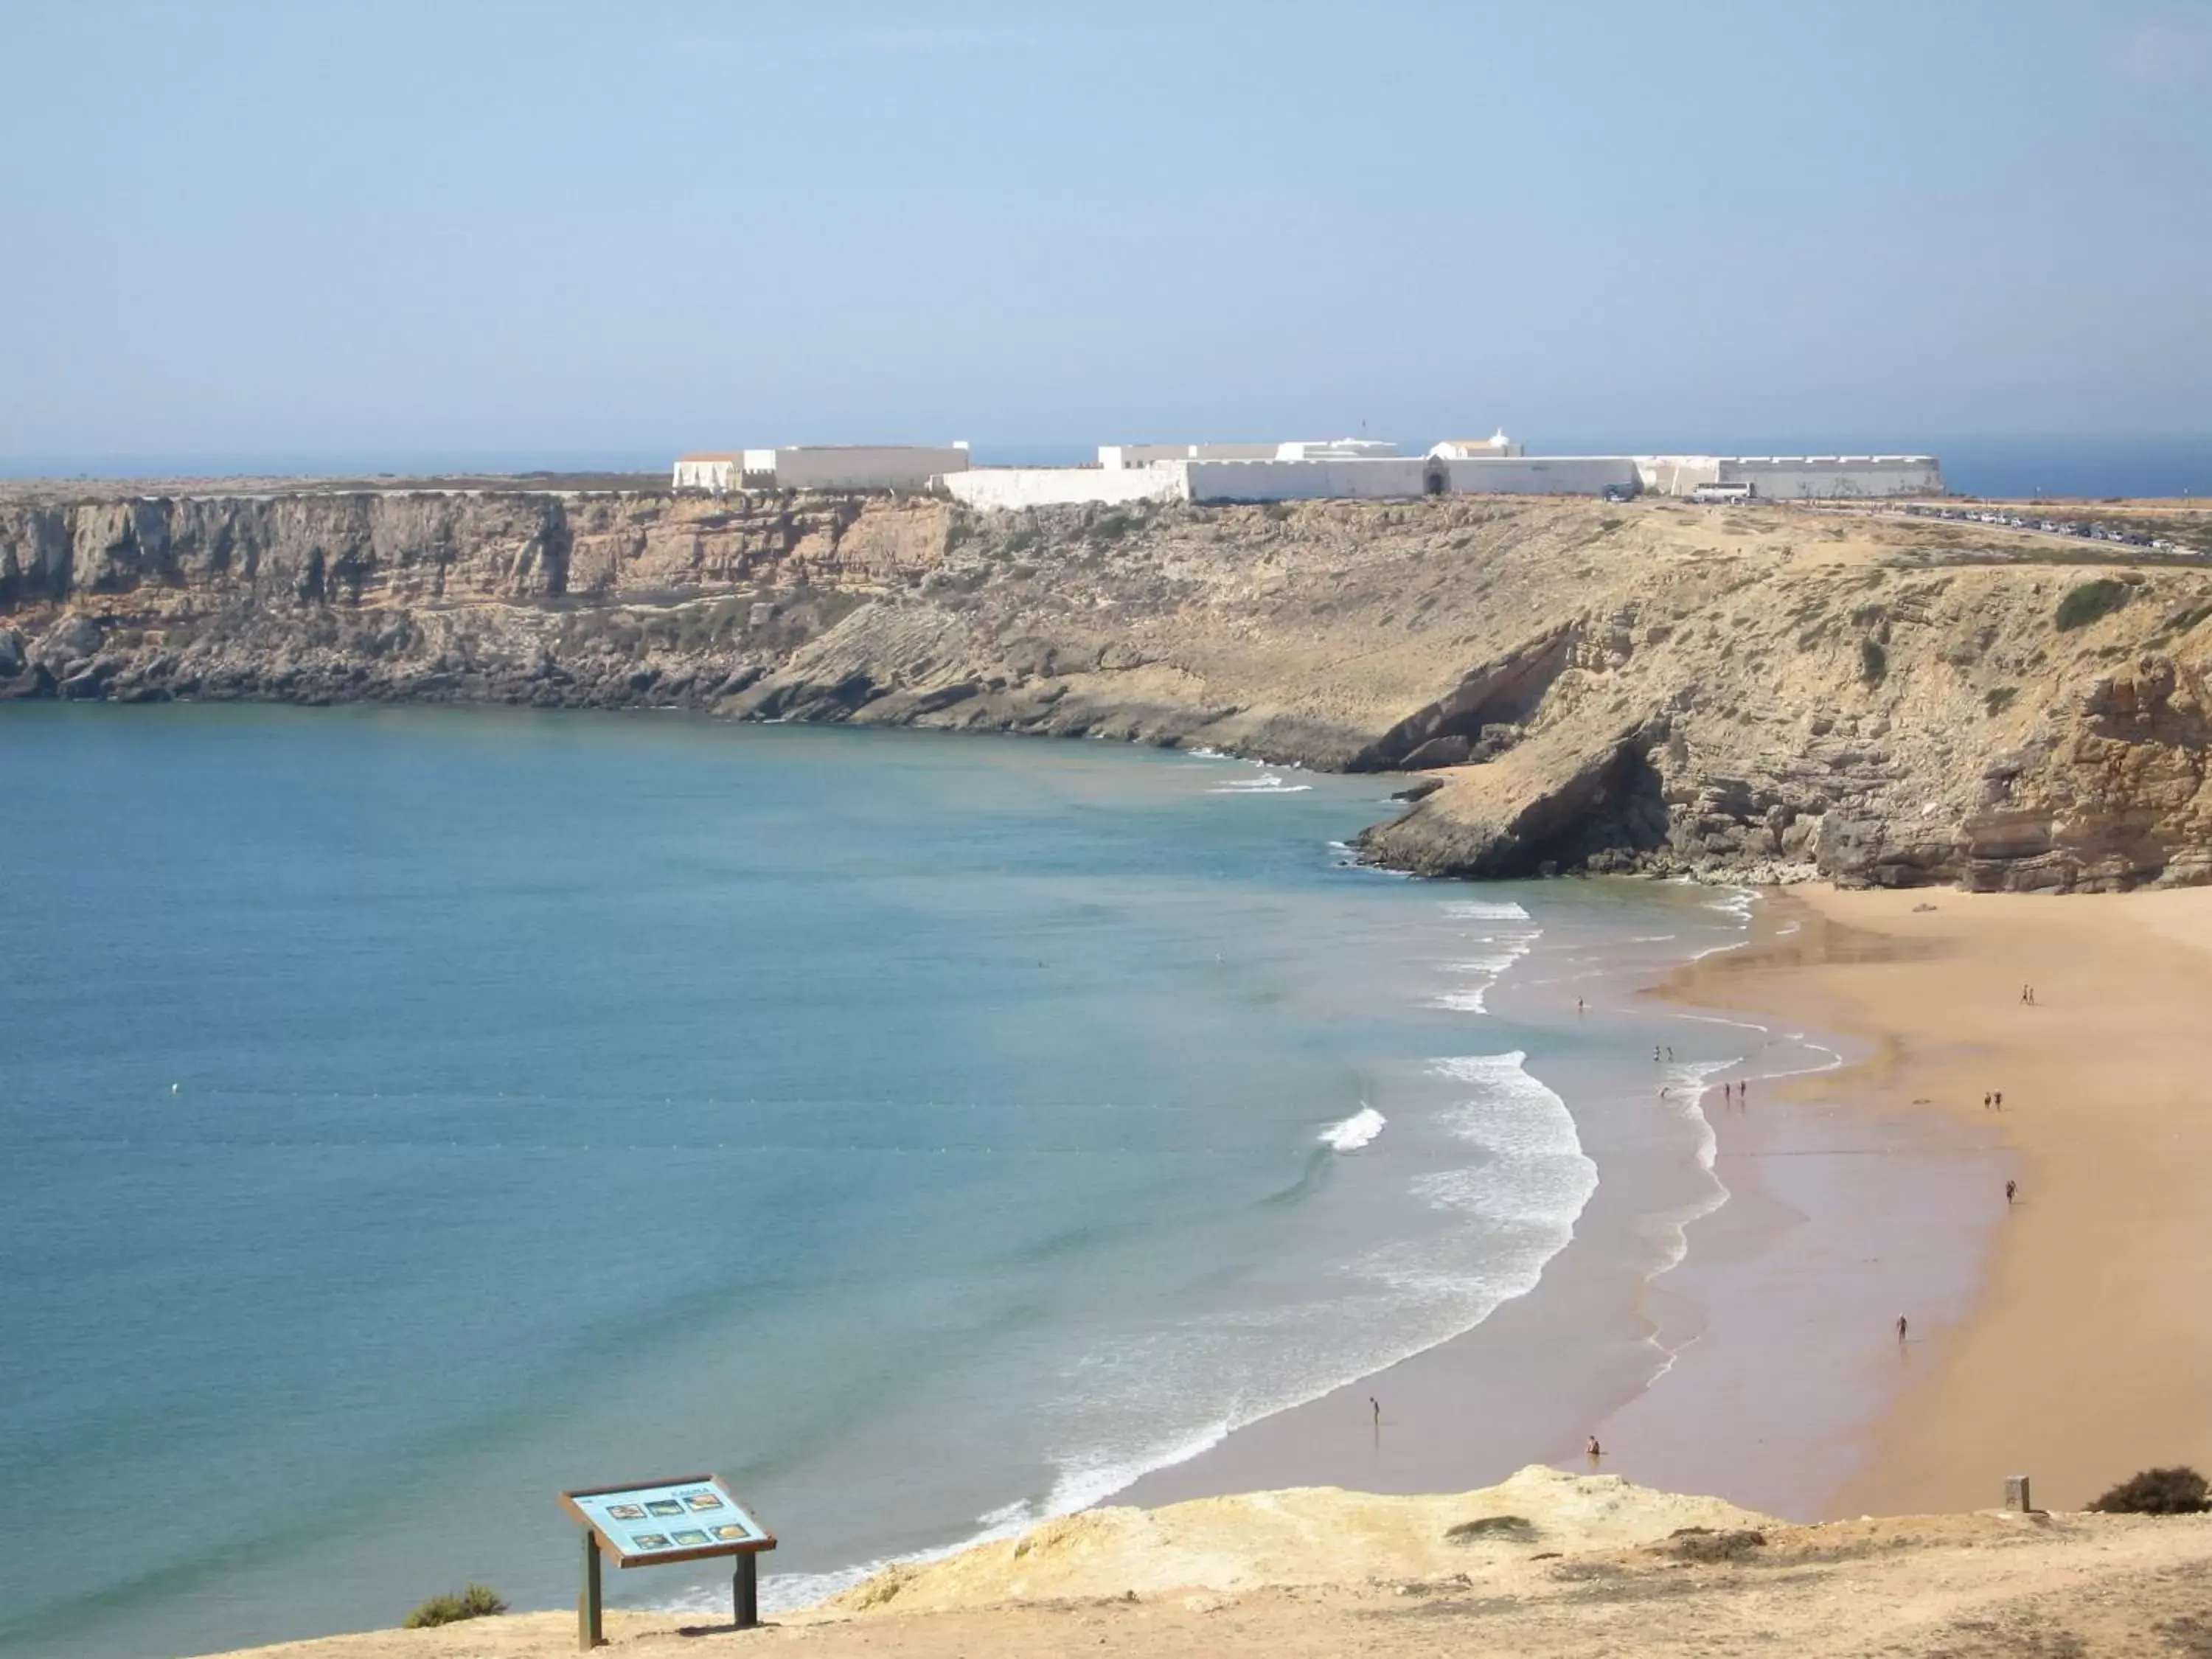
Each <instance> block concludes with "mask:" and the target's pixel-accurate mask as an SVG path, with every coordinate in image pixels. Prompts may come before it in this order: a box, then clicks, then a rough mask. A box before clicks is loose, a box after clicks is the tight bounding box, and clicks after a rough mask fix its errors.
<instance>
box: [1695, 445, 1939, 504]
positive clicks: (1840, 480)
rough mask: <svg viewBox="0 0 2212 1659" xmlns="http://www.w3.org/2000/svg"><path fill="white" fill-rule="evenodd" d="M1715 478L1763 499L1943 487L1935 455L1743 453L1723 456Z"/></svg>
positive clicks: (1903, 492) (1930, 492)
mask: <svg viewBox="0 0 2212 1659" xmlns="http://www.w3.org/2000/svg"><path fill="white" fill-rule="evenodd" d="M1717 482H1718V483H1747V484H1749V485H1750V486H1751V487H1752V489H1753V493H1754V494H1756V495H1758V496H1759V498H1760V499H1761V500H1764V501H1808V500H1832V499H1835V498H1837V497H1850V496H1883V495H1941V494H1942V490H1943V473H1942V468H1941V467H1940V466H1939V465H1937V464H1936V458H1935V457H1934V456H1933V455H1742V456H1734V457H1729V458H1724V459H1723V460H1722V461H1721V463H1720V467H1719V477H1718V478H1717Z"/></svg>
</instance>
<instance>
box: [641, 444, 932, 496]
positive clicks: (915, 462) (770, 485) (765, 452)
mask: <svg viewBox="0 0 2212 1659" xmlns="http://www.w3.org/2000/svg"><path fill="white" fill-rule="evenodd" d="M967 470H968V446H967V445H966V444H964V443H956V444H952V445H950V446H947V447H941V448H935V447H927V446H923V445H919V444H810V445H800V446H796V447H790V448H785V449H746V450H738V451H734V452H732V451H726V450H714V451H707V452H702V453H698V454H692V455H686V456H684V457H683V458H682V459H680V460H678V462H677V463H676V471H675V477H674V483H675V487H676V488H677V489H706V490H712V491H713V492H714V493H715V494H716V495H726V494H727V493H728V492H729V491H731V490H732V489H831V490H836V489H925V488H927V485H928V483H929V481H930V480H931V479H933V478H936V477H943V476H944V475H945V474H946V473H952V472H965V471H967Z"/></svg>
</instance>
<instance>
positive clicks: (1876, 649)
mask: <svg viewBox="0 0 2212 1659" xmlns="http://www.w3.org/2000/svg"><path fill="white" fill-rule="evenodd" d="M1888 672H1889V653H1888V652H1887V651H1886V650H1884V649H1883V648H1882V643H1881V641H1880V640H1861V641H1859V675H1860V678H1863V679H1864V680H1865V681H1866V683H1867V684H1869V685H1880V684H1881V680H1882V676H1883V675H1885V674H1887V673H1888Z"/></svg>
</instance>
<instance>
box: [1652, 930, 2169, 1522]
mask: <svg viewBox="0 0 2212 1659" xmlns="http://www.w3.org/2000/svg"><path fill="white" fill-rule="evenodd" d="M1776 903H1777V906H1778V909H1780V910H1781V911H1782V912H1784V914H1786V913H1787V912H1788V911H1789V910H1790V909H1796V910H1797V911H1799V912H1800V913H1801V914H1802V921H1803V926H1802V928H1801V929H1800V930H1799V931H1798V932H1797V933H1796V934H1794V935H1791V936H1790V937H1789V938H1786V939H1777V940H1775V941H1774V942H1773V943H1771V945H1767V946H1765V947H1763V948H1761V949H1760V950H1759V951H1753V952H1746V953H1738V954H1735V955H1732V956H1723V957H1712V958H1710V959H1708V960H1707V961H1706V962H1705V963H1699V964H1698V965H1697V966H1696V967H1695V968H1694V969H1691V970H1690V971H1689V972H1688V973H1687V974H1686V975H1685V978H1684V981H1682V983H1681V985H1680V987H1679V988H1680V991H1681V992H1682V994H1686V995H1688V996H1691V997H1693V998H1696V999H1699V1000H1705V1001H1707V1002H1711V1003H1713V1004H1717V1005H1719V1006H1732V1007H1737V1008H1742V1009H1747V1010H1754V1011H1759V1012H1761V1013H1764V1014H1767V1015H1778V1016H1780V1017H1782V1018H1804V1019H1807V1020H1810V1021H1816V1022H1817V1023H1820V1024H1824V1025H1826V1026H1827V1027H1829V1028H1831V1029H1838V1028H1840V1029H1842V1030H1846V1031H1850V1032H1854V1033H1857V1035H1858V1036H1860V1037H1861V1038H1862V1039H1863V1040H1864V1041H1865V1042H1866V1043H1867V1044H1868V1045H1869V1050H1870V1052H1871V1054H1872V1058H1871V1059H1870V1060H1868V1061H1867V1062H1865V1063H1863V1064H1860V1065H1858V1066H1851V1067H1848V1068H1845V1069H1844V1070H1843V1071H1840V1072H1838V1073H1832V1074H1831V1075H1828V1076H1826V1077H1821V1078H1816V1079H1802V1080H1800V1081H1799V1082H1798V1083H1797V1084H1796V1085H1795V1087H1794V1088H1793V1089H1791V1090H1790V1091H1789V1092H1790V1094H1792V1095H1793V1096H1795V1097H1796V1098H1798V1099H1800V1100H1802V1101H1805V1102H1808V1103H1814V1104H1816V1105H1818V1106H1820V1107H1823V1108H1825V1109H1830V1110H1832V1111H1837V1112H1866V1111H1869V1110H1870V1111H1875V1112H1888V1113H1897V1112H1899V1111H1904V1112H1908V1113H1913V1114H1917V1115H1921V1116H1922V1117H1923V1119H1925V1120H1926V1121H1929V1122H1930V1123H1935V1122H1937V1121H1948V1123H1949V1124H1951V1125H1953V1126H1958V1125H1964V1126H1966V1127H1968V1129H1969V1130H1970V1131H1972V1132H1980V1131H1983V1130H1984V1129H1993V1130H1994V1131H1995V1133H1996V1134H1997V1135H1998V1136H2000V1137H2001V1139H2002V1143H2003V1145H2004V1146H2005V1147H2006V1148H2007V1149H2008V1159H2009V1164H2010V1166H2011V1168H2012V1170H2013V1175H2012V1176H2011V1178H2014V1179H2016V1180H2017V1181H2018V1182H2019V1183H2020V1190H2019V1198H2018V1202H2017V1203H2016V1204H2015V1205H2012V1206H2007V1204H2006V1202H2005V1199H2004V1194H2003V1192H2002V1184H2001V1183H2000V1184H1999V1185H1998V1186H1997V1187H1996V1188H1995V1189H1994V1190H1990V1191H1988V1192H1985V1193H1982V1194H1978V1195H1975V1196H1974V1197H1973V1198H1972V1200H1971V1201H1970V1203H1971V1206H1973V1207H1978V1209H1979V1210H1980V1211H1981V1212H1984V1213H1987V1214H1990V1215H1994V1217H1995V1218H1996V1220H1997V1221H1998V1223H1999V1224H2000V1225H1998V1226H1997V1227H1996V1231H1995V1237H1996V1246H1995V1249H1993V1250H1992V1251H1991V1252H1990V1260H1989V1264H1988V1268H1987V1271H1986V1273H1985V1274H1984V1275H1983V1276H1982V1277H1983V1283H1982V1284H1981V1285H1980V1287H1979V1289H1978V1293H1977V1295H1976V1296H1975V1297H1974V1299H1973V1301H1972V1305H1971V1311H1970V1313H1969V1316H1967V1317H1966V1318H1964V1319H1963V1320H1962V1321H1951V1320H1945V1321H1942V1322H1932V1321H1931V1322H1927V1331H1926V1336H1925V1340H1918V1339H1921V1338H1922V1335H1923V1320H1922V1319H1921V1318H1920V1317H1918V1316H1919V1315H1920V1314H1921V1313H1922V1312H1923V1310H1922V1309H1921V1308H1919V1307H1917V1306H1915V1305H1914V1304H1912V1303H1911V1302H1910V1301H1901V1302H1899V1305H1898V1307H1897V1308H1896V1309H1895V1310H1892V1311H1891V1313H1890V1315H1889V1316H1890V1317H1894V1315H1895V1314H1897V1313H1903V1314H1905V1315H1906V1316H1908V1317H1909V1318H1911V1319H1913V1326H1912V1335H1913V1336H1914V1338H1915V1339H1916V1340H1914V1341H1912V1342H1908V1343H1907V1344H1906V1345H1905V1349H1904V1351H1903V1352H1902V1353H1901V1354H1900V1353H1899V1352H1898V1350H1897V1345H1896V1343H1895V1339H1894V1334H1893V1332H1892V1331H1889V1330H1887V1329H1884V1328H1879V1327H1877V1328H1875V1329H1872V1330H1869V1331H1867V1332H1865V1333H1863V1339H1862V1340H1863V1341H1864V1342H1865V1343H1866V1344H1867V1345H1869V1346H1870V1347H1880V1346H1885V1345H1887V1346H1888V1347H1889V1348H1890V1350H1891V1352H1892V1357H1893V1358H1897V1359H1898V1360H1899V1363H1900V1364H1902V1365H1904V1366H1909V1368H1910V1370H1911V1375H1912V1376H1913V1379H1914V1380H1913V1381H1912V1383H1911V1385H1910V1386H1909V1387H1908V1388H1907V1389H1905V1393H1904V1397H1903V1399H1902V1401H1900V1403H1899V1406H1898V1407H1897V1408H1896V1410H1895V1411H1894V1412H1893V1413H1892V1414H1891V1415H1890V1417H1889V1419H1888V1420H1887V1422H1886V1423H1884V1424H1883V1425H1881V1430H1880V1431H1879V1433H1878V1434H1877V1435H1876V1436H1875V1438H1874V1441H1873V1443H1872V1447H1871V1455H1870V1457H1869V1459H1868V1460H1867V1462H1866V1463H1865V1465H1864V1467H1863V1468H1862V1470H1861V1471H1860V1473H1859V1474H1857V1476H1856V1477H1855V1478H1854V1479H1853V1480H1850V1482H1849V1483H1848V1484H1847V1485H1846V1486H1845V1487H1844V1491H1843V1492H1842V1494H1841V1497H1840V1500H1839V1504H1838V1512H1840V1513H1857V1512H1860V1511H1867V1512H1875V1513H1905V1512H1918V1511H1928V1510H1958V1509H1967V1508H1973V1507H1978V1506H1982V1505H1986V1504H1990V1503H1992V1502H1994V1501H1996V1498H1997V1496H1998V1494H1999V1492H2000V1491H2001V1488H2002V1480H2003V1478H2004V1477H2005V1476H2006V1475H2008V1474H2029V1475H2031V1476H2032V1477H2033V1480H2034V1481H2035V1493H2036V1498H2037V1500H2038V1501H2039V1503H2043V1504H2049V1505H2050V1506H2051V1507H2053V1508H2060V1509H2069V1508H2077V1507H2079V1506H2080V1505H2081V1504H2083V1503H2085V1502H2087V1500H2088V1499H2089V1498H2093V1497H2094V1496H2095V1495H2096V1494H2097V1493H2098V1492H2101V1491H2103V1490H2104V1489H2105V1487H2106V1486H2109V1485H2111V1484H2112V1482H2113V1481H2115V1480H2119V1479H2121V1478H2122V1477H2124V1476H2125V1475H2127V1474H2130V1473H2132V1472H2133V1471H2135V1470H2136V1469H2138V1468H2143V1467H2145V1466H2147V1465H2151V1464H2158V1463H2194V1464H2197V1465H2199V1466H2203V1465H2204V1464H2206V1463H2208V1462H2212V1413H2207V1412H2206V1411H2205V1409H2204V1407H2203V1401H2204V1399H2205V1398H2206V1391H2207V1387H2208V1385H2212V1332H2208V1331H2207V1330H2206V1329H2205V1328H2204V1326H2203V1322H2202V1320H2201V1319H2200V1318H2199V1317H2197V1313H2198V1310H2200V1309H2201V1308H2202V1307H2203V1297H2204V1292H2205V1290H2206V1287H2207V1285H2208V1282H2212V1224H2208V1223H2207V1221H2206V1219H2205V1215H2204V1207H2203V1185H2204V1180H2205V1172H2206V1171H2207V1170H2208V1169H2212V1114H2208V1113H2207V1112H2206V1111H2205V1109H2204V1108H2203V1087H2204V1082H2203V1061H2204V1057H2205V1054H2206V1053H2207V1038H2206V1033H2205V1030H2204V1020H2205V1011H2206V1010H2207V1009H2208V1008H2212V891H2208V890H2202V889H2197V890H2185V891H2176V892H2159V893H2139V894H2129V895H2116V896H2072V897H2068V898H2065V899H2045V898H2036V897H2026V896H1981V895H1972V894H1965V893H1958V892H1952V891H1934V892H1929V891H1923V892H1911V891H1907V892H1836V891H1833V890H1826V889H1820V888H1811V889H1804V890H1796V891H1794V892H1792V893H1791V894H1790V895H1788V896H1784V897H1782V898H1780V899H1778V901H1776ZM2024 986H2032V987H2033V992H2034V998H2035V1000H2034V1002H2033V1004H2032V1005H2031V1004H2028V1003H2026V1002H2023V1001H2022V1000H2021V990H2022V987H2024ZM1999 1091H2001V1092H2002V1097H2003V1108H2002V1111H1998V1110H1995V1109H1990V1108H1988V1107H1985V1106H1984V1095H1985V1094H1990V1095H1994V1094H1996V1093H1997V1092H1999ZM1759 1109H1760V1107H1759V1105H1758V1104H1757V1103H1754V1104H1753V1106H1752V1107H1751V1111H1752V1112H1753V1113H1754V1114H1755V1113H1757V1112H1758V1111H1759ZM1727 1137H1728V1129H1727V1127H1726V1126H1725V1120H1723V1145H1725V1144H1726V1141H1727ZM1959 1219H1960V1223H1961V1227H1960V1235H1959V1237H1960V1249H1962V1250H1966V1249H1972V1231H1973V1230H1972V1225H1971V1224H1972V1216H1971V1215H1962V1216H1961V1217H1960V1218H1959ZM1886 1221H1887V1218H1885V1217H1884V1216H1883V1215H1881V1214H1870V1215H1869V1216H1868V1217H1867V1218H1865V1222H1866V1232H1865V1243H1866V1246H1867V1252H1868V1254H1869V1255H1877V1254H1879V1253H1880V1252H1881V1249H1883V1248H1884V1243H1885V1240H1884V1237H1883V1233H1884V1228H1885V1226H1886ZM1692 1259H1693V1260H1694V1249H1693V1257H1692ZM1808 1296H1820V1297H1822V1298H1823V1300H1824V1301H1826V1304H1827V1305H1830V1306H1837V1307H1840V1306H1844V1305H1846V1304H1844V1301H1843V1300H1842V1298H1841V1295H1840V1292H1839V1291H1838V1290H1836V1289H1834V1288H1832V1287H1831V1288H1828V1289H1821V1288H1819V1287H1808ZM1859 1322H1860V1323H1863V1322H1864V1320H1863V1317H1862V1318H1861V1319H1860V1320H1859Z"/></svg>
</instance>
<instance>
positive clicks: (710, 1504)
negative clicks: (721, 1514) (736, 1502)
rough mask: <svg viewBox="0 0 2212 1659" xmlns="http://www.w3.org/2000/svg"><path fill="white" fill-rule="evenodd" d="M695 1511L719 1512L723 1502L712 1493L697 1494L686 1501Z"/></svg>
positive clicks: (694, 1493)
mask: <svg viewBox="0 0 2212 1659" xmlns="http://www.w3.org/2000/svg"><path fill="white" fill-rule="evenodd" d="M684 1502H685V1503H686V1504H690V1506H691V1507H692V1508H693V1509H695V1510H719V1509H720V1508H721V1507H722V1500H721V1499H720V1498H717V1497H715V1496H714V1493H712V1492H693V1493H692V1494H691V1495H690V1497H689V1498H685V1499H684Z"/></svg>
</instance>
